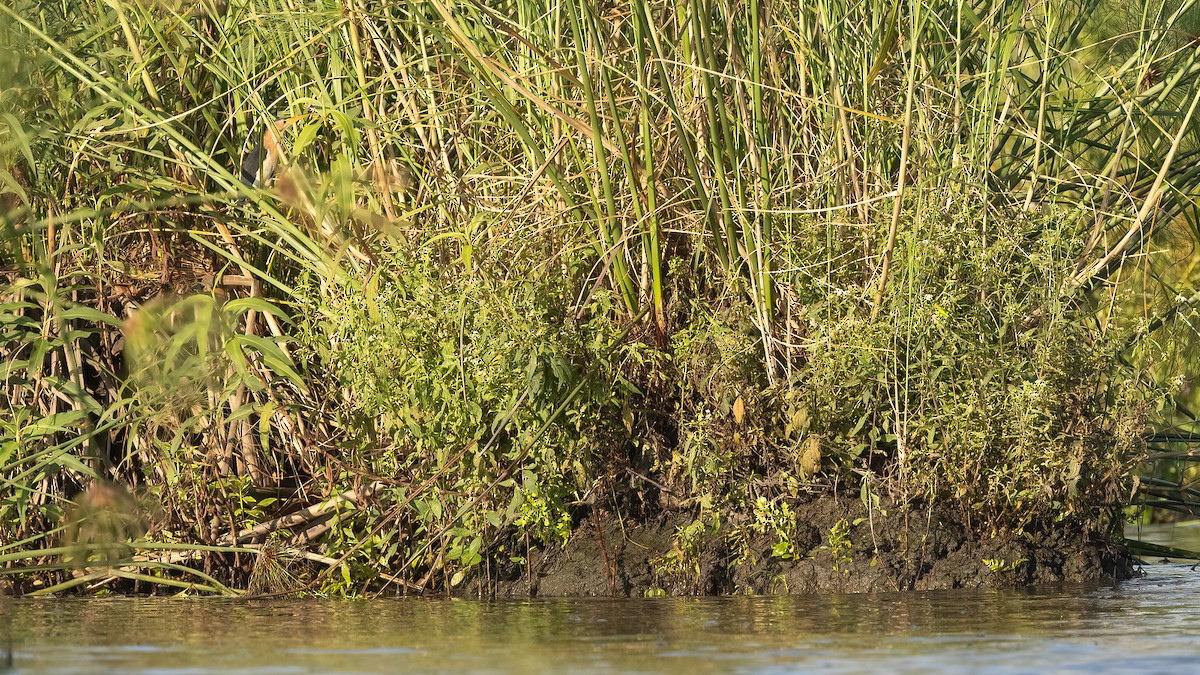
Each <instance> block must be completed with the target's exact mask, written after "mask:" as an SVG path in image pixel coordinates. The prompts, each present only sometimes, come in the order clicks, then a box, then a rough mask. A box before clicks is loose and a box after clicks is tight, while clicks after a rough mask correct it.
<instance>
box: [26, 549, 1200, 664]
mask: <svg viewBox="0 0 1200 675" xmlns="http://www.w3.org/2000/svg"><path fill="white" fill-rule="evenodd" d="M9 610H10V614H11V631H12V635H13V638H14V644H15V667H16V672H22V673H24V672H31V673H32V672H75V673H95V672H146V673H151V672H172V673H202V672H215V671H224V672H255V673H262V672H276V673H297V672H397V671H422V672H438V671H451V670H453V671H471V672H480V673H489V672H518V671H519V672H527V671H533V672H551V671H552V672H594V671H613V670H619V671H638V672H662V671H670V672H677V671H680V670H685V669H686V670H688V671H693V672H695V673H706V672H728V671H736V672H763V673H770V672H784V671H789V672H791V671H795V670H821V671H823V672H863V671H885V672H962V671H963V670H972V669H974V670H986V671H989V672H1032V671H1037V672H1056V671H1078V670H1088V671H1098V672H1127V671H1128V670H1129V669H1131V668H1134V667H1136V669H1138V670H1141V671H1143V672H1147V671H1155V670H1159V671H1172V670H1174V671H1178V670H1180V669H1183V670H1185V671H1186V670H1189V669H1190V668H1191V666H1192V665H1194V663H1195V658H1196V657H1197V656H1200V573H1197V572H1193V571H1192V570H1191V568H1190V567H1189V566H1186V565H1173V566H1155V567H1153V568H1150V573H1149V574H1148V575H1147V576H1146V577H1145V578H1143V579H1138V580H1134V581H1131V582H1127V583H1125V584H1122V585H1120V586H1118V587H1115V588H1106V587H1098V588H1097V587H1064V588H1056V589H1052V590H1046V589H1042V590H1034V591H1029V590H1019V591H938V592H927V593H908V594H900V593H897V594H880V595H841V596H825V597H809V598H694V599H693V598H666V599H655V600H617V601H609V600H546V601H528V602H513V601H506V602H491V603H487V602H477V601H457V600H412V599H405V600H378V601H372V602H347V601H323V600H318V601H313V600H309V601H250V602H237V601H214V600H199V599H198V600H166V599H155V598H143V599H136V598H116V599H101V600H95V599H92V600H45V601H26V600H20V601H13V602H12V603H10V607H9Z"/></svg>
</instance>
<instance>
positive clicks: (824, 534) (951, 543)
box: [463, 497, 1136, 597]
mask: <svg viewBox="0 0 1200 675" xmlns="http://www.w3.org/2000/svg"><path fill="white" fill-rule="evenodd" d="M795 511H796V527H795V531H794V534H793V540H792V541H793V544H794V547H793V550H794V551H795V556H794V557H793V558H792V559H784V558H781V557H775V556H772V554H771V549H772V546H773V545H775V544H776V543H777V542H778V540H779V539H778V537H777V536H775V535H757V534H755V535H752V536H750V537H749V538H748V540H746V541H747V543H746V545H743V544H742V543H741V542H740V541H738V539H737V536H736V533H738V532H739V531H741V532H746V531H748V530H746V529H745V528H739V527H738V526H739V523H736V522H730V523H725V524H723V525H722V527H721V528H720V529H719V530H718V531H716V532H708V533H705V534H704V536H703V537H702V538H701V539H700V541H699V542H698V544H697V545H696V546H695V550H694V551H693V552H691V553H690V554H688V555H683V556H681V555H680V553H679V552H678V551H677V550H676V548H675V547H676V532H677V531H678V529H679V528H681V527H685V526H687V525H689V524H690V523H691V522H692V520H693V517H692V515H691V514H689V513H681V512H675V513H669V514H665V515H661V516H659V517H657V518H656V519H654V520H653V521H651V522H642V523H635V522H622V519H621V518H619V517H617V516H616V515H615V514H612V513H608V512H603V511H597V512H593V513H592V514H591V515H589V516H588V517H587V518H585V519H584V520H583V521H582V522H581V523H580V524H579V525H578V527H577V528H576V529H575V531H574V533H572V535H571V538H570V540H569V542H568V543H567V545H566V547H565V548H564V547H558V546H549V547H546V548H543V549H540V550H539V549H535V550H533V551H532V552H531V553H530V555H529V556H528V562H527V564H516V563H514V564H507V565H503V566H502V567H501V569H500V570H496V568H495V566H493V567H492V568H491V578H490V579H489V578H486V577H483V576H481V577H480V578H477V579H475V580H474V581H472V582H471V583H469V584H467V585H466V587H465V588H464V589H463V592H464V594H466V595H479V594H482V595H489V594H494V595H496V596H501V597H504V596H513V597H528V596H539V597H563V596H619V597H629V596H634V597H637V596H643V595H657V594H664V593H665V594H667V595H714V594H735V593H741V594H755V595H759V594H815V593H863V592H876V591H899V590H932V589H948V588H980V587H994V586H1029V585H1038V584H1048V583H1061V582H1102V581H1113V580H1120V579H1126V578H1129V577H1131V576H1133V575H1134V574H1135V573H1136V571H1135V569H1136V568H1135V561H1134V560H1133V558H1131V557H1130V556H1129V555H1128V554H1127V553H1126V552H1125V551H1124V550H1123V549H1122V548H1121V547H1120V546H1117V545H1115V544H1113V543H1111V542H1106V541H1104V540H1102V539H1100V538H1097V537H1089V536H1085V535H1082V534H1079V533H1078V532H1074V533H1072V532H1071V531H1069V530H1068V529H1067V528H1065V527H1059V528H1057V529H1050V530H1047V531H1046V532H1045V533H1042V534H1037V535H1028V534H1026V535H1020V536H1017V535H982V534H978V533H973V532H971V531H970V530H969V529H968V528H967V527H964V526H962V525H960V524H956V523H953V522H951V521H950V520H949V519H947V518H940V517H938V516H937V515H931V514H930V513H928V512H925V511H916V510H909V511H902V510H899V509H897V510H892V509H888V510H887V513H886V515H885V514H883V513H881V512H880V511H878V510H876V511H874V512H873V513H871V514H868V513H867V510H866V508H864V507H863V505H862V503H861V501H859V500H853V499H838V498H833V497H825V498H820V499H816V500H813V501H811V502H808V503H805V504H801V505H799V506H798V507H797V508H796V509H795ZM839 521H844V523H843V524H842V525H841V526H840V527H841V528H843V529H844V531H845V537H844V538H843V539H842V540H841V541H842V542H843V543H841V544H840V545H839V546H832V547H831V545H830V532H831V530H833V528H834V527H835V525H837V524H838V523H839ZM847 526H848V529H847ZM834 539H835V540H837V539H838V537H837V536H836V535H835V536H834ZM835 549H836V550H837V552H838V555H837V556H836V558H835V553H834V550H835ZM742 552H747V553H746V554H745V555H744V559H742V560H738V559H737V558H738V557H739V556H740V555H741V554H742ZM679 561H682V563H683V564H679Z"/></svg>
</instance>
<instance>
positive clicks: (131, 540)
mask: <svg viewBox="0 0 1200 675" xmlns="http://www.w3.org/2000/svg"><path fill="white" fill-rule="evenodd" d="M1196 17H1197V9H1196V3H1195V2H1194V1H1192V0H1170V1H1169V2H1162V1H1155V0H1145V1H1144V2H1131V3H1124V4H1121V3H1112V2H1108V1H1105V2H1101V1H1100V0H1069V1H1068V2H1055V3H1049V2H1039V1H1036V0H1034V1H1025V0H967V1H963V2H950V1H948V0H933V1H931V2H921V1H916V0H913V1H910V2H901V1H900V0H867V1H866V2H863V3H858V4H846V3H837V2H834V1H832V0H803V1H790V0H775V1H773V2H767V1H761V0H750V1H749V2H725V1H721V0H671V1H663V0H634V1H632V2H629V3H621V2H602V3H575V2H565V3H563V2H539V1H536V0H515V1H511V2H476V1H464V2H449V1H448V0H421V1H414V2H407V3H382V2H369V1H366V0H339V1H337V2H332V1H325V2H310V1H306V0H287V1H280V0H265V1H251V0H229V1H228V2H224V1H222V2H218V1H216V0H205V1H204V2H199V3H182V2H174V1H172V0H157V1H154V2H150V1H141V2H122V1H120V0H106V1H104V2H79V3H45V2H32V1H30V0H4V2H3V3H2V4H0V45H2V46H3V53H4V56H3V57H2V58H3V59H4V62H3V63H2V64H0V65H2V66H3V67H2V68H0V71H2V72H0V83H2V85H3V86H2V87H0V92H2V93H0V205H2V208H0V231H2V232H3V233H4V242H5V248H4V249H3V253H0V265H2V266H3V276H4V282H3V283H4V285H3V289H2V290H0V332H2V335H3V339H2V340H0V357H2V359H0V363H2V364H3V365H2V366H0V367H3V369H4V392H3V396H0V406H3V408H4V409H3V411H2V412H0V481H2V484H3V486H4V489H3V490H0V560H2V561H4V562H5V564H6V565H8V569H6V570H4V571H3V572H0V573H2V574H3V575H4V576H6V577H8V578H9V579H10V581H12V582H13V583H17V584H21V585H22V586H23V587H26V588H29V589H32V588H33V587H34V585H36V584H41V585H40V586H38V587H39V588H42V589H48V588H49V589H55V590H65V589H67V588H75V589H79V588H95V587H97V586H98V585H99V584H97V583H90V584H89V582H103V583H105V584H109V585H111V584H126V586H125V587H129V585H131V584H132V585H136V584H150V585H155V584H163V585H169V584H174V585H176V586H182V587H183V588H185V589H192V590H202V591H205V592H234V591H230V590H229V588H236V587H245V586H246V585H250V586H252V587H253V588H254V591H255V592H263V591H267V590H269V591H271V592H284V591H285V589H283V588H281V587H280V586H281V584H282V582H281V581H280V580H281V579H283V580H285V581H287V580H292V581H295V584H296V585H298V586H301V587H302V588H294V589H286V590H288V591H296V590H303V591H306V592H317V591H320V592H326V593H341V594H360V593H370V592H378V591H383V590H388V589H391V590H402V591H405V592H424V591H431V590H437V589H445V588H449V587H454V586H457V585H459V584H461V583H463V581H464V580H465V579H467V578H469V577H470V576H471V575H474V574H490V573H492V572H493V571H494V570H495V569H497V568H499V567H502V566H505V565H510V566H511V565H520V564H522V562H523V561H525V560H526V556H528V551H529V549H530V548H531V547H536V546H546V545H553V544H554V543H555V542H561V541H565V540H566V538H568V537H569V536H570V533H571V531H572V528H573V526H574V524H575V522H576V521H577V520H578V518H579V516H580V514H581V513H583V512H586V511H588V510H593V509H603V510H608V511H611V512H613V513H614V514H617V515H618V516H619V517H622V518H645V517H649V516H651V515H653V514H656V513H660V512H662V511H664V510H671V511H674V510H685V511H686V512H689V513H692V514H694V516H695V518H696V522H697V523H710V522H715V521H721V520H722V519H723V518H724V519H726V520H728V519H729V518H730V517H731V516H732V515H733V514H751V516H750V517H751V518H753V517H754V516H753V514H755V513H774V512H777V511H778V509H775V510H771V509H767V510H766V511H764V510H763V509H761V508H760V509H758V510H757V511H756V510H755V508H754V505H756V504H762V503H764V502H763V501H762V500H766V502H765V503H766V504H768V505H782V506H781V508H782V507H786V505H787V504H789V503H795V502H797V501H801V500H803V499H805V498H807V497H808V496H812V495H816V494H823V493H827V492H829V491H832V490H835V489H840V490H843V491H844V490H851V491H853V492H855V493H860V494H861V495H862V496H863V499H864V500H867V501H868V502H870V503H873V504H880V503H887V504H892V503H903V504H920V505H928V506H929V507H930V508H933V506H934V505H936V506H937V508H939V509H946V510H947V511H948V512H953V513H957V514H959V515H960V516H961V518H962V519H963V520H964V522H969V523H970V524H971V525H972V527H976V528H978V529H979V530H980V531H1021V530H1026V529H1037V528H1039V527H1043V526H1045V524H1046V523H1057V522H1062V521H1069V522H1072V523H1076V524H1077V526H1078V527H1079V528H1081V529H1082V530H1085V531H1092V532H1096V533H1098V534H1100V535H1103V536H1114V534H1115V533H1116V532H1117V531H1118V530H1119V526H1120V523H1121V522H1122V520H1123V519H1124V517H1125V514H1126V513H1127V512H1128V511H1127V510H1128V509H1129V508H1130V507H1131V506H1136V505H1138V504H1150V505H1153V506H1165V507H1170V508H1175V509H1177V510H1182V511H1189V510H1190V511H1194V510H1195V509H1196V508H1197V506H1196V505H1197V500H1196V499H1195V498H1194V490H1191V491H1189V480H1190V479H1192V478H1194V476H1192V474H1193V473H1194V470H1193V469H1192V467H1193V464H1191V462H1192V460H1193V459H1194V458H1195V456H1194V454H1193V453H1192V451H1191V450H1190V447H1191V446H1190V444H1191V443H1193V442H1194V440H1195V438H1196V437H1195V436H1194V432H1193V431H1192V429H1193V426H1194V421H1195V418H1194V415H1192V414H1191V413H1190V412H1189V409H1190V407H1194V406H1192V399H1194V398H1195V396H1194V394H1193V393H1192V390H1191V388H1190V384H1189V380H1188V378H1189V377H1190V374H1191V370H1190V368H1189V364H1190V363H1191V362H1192V361H1193V359H1192V356H1193V347H1192V345H1193V344H1194V343H1195V340H1194V339H1193V337H1194V328H1193V325H1194V321H1193V318H1194V317H1193V307H1194V305H1195V304H1196V301H1197V298H1200V295H1197V294H1196V293H1195V292H1194V290H1193V283H1194V282H1193V279H1194V276H1195V273H1194V265H1193V264H1192V262H1193V260H1194V256H1193V255H1192V247H1193V246H1194V244H1195V241H1196V240H1197V237H1200V234H1198V232H1200V229H1198V228H1197V222H1198V221H1197V217H1196V216H1197V210H1196V194H1197V186H1198V185H1200V163H1198V162H1197V157H1198V156H1200V155H1198V153H1200V146H1198V144H1197V136H1196V129H1197V128H1200V127H1198V126H1197V124H1196V122H1195V119H1194V118H1195V113H1196V107H1197V104H1198V103H1200V87H1198V75H1200V51H1198V46H1197V42H1196V38H1195V35H1196V27H1197V26H1200V24H1197V19H1196ZM264 139H269V140H271V141H272V142H274V141H276V140H277V141H278V146H279V148H280V154H279V160H280V161H279V168H278V170H277V171H276V175H275V176H273V177H272V178H270V179H269V180H267V181H265V182H264V184H263V185H262V186H259V187H253V186H247V185H245V184H244V183H243V182H242V181H241V180H239V175H240V173H241V169H240V168H241V166H242V163H243V161H244V159H245V158H246V156H247V154H248V153H250V151H251V150H252V149H253V148H254V147H255V146H256V145H257V144H259V143H260V142H262V141H263V140H264ZM1139 485H1140V486H1141V489H1139ZM104 499H108V500H109V501H110V502H112V504H110V506H114V507H115V508H116V509H117V511H118V512H119V513H124V514H126V515H124V516H120V517H114V518H110V520H109V526H106V527H107V529H106V530H104V532H105V533H107V535H106V536H107V538H108V539H115V540H119V541H118V543H120V544H121V545H122V546H121V547H119V548H114V547H113V546H112V545H111V544H110V543H104V542H101V541H99V539H97V540H96V541H90V543H91V544H92V545H93V548H92V549H89V550H85V551H83V552H82V553H81V552H80V551H79V550H78V547H77V546H76V548H74V549H71V550H73V551H74V553H72V554H71V556H73V557H70V558H69V559H68V560H67V561H66V562H64V561H63V559H62V558H61V555H62V551H59V550H58V549H59V547H60V545H63V546H65V543H64V542H66V538H64V535H65V534H66V533H69V532H76V533H77V532H79V531H80V527H81V524H80V523H81V522H82V521H81V520H80V518H81V516H80V515H79V514H82V513H85V512H88V511H87V508H92V509H94V508H95V506H96V503H97V501H98V500H100V501H103V500H104ZM81 505H82V506H81ZM85 507H86V508H85ZM772 508H773V507H772ZM745 527H749V528H755V527H758V528H759V529H760V530H761V529H763V528H764V525H763V524H762V523H755V522H751V523H749V524H748V525H746V526H745ZM683 534H684V533H683V532H681V536H682V535H683ZM97 536H98V535H97ZM101 538H103V537H101ZM93 539H96V537H93ZM732 540H734V539H731V541H732ZM88 543H89V541H85V542H84V545H87V544H88ZM258 545H263V546H264V548H246V547H247V546H250V547H254V546H258ZM164 547H165V548H164ZM285 548H286V549H287V550H289V551H302V552H306V554H307V558H306V560H307V561H308V563H311V564H312V565H313V566H314V568H313V570H312V571H311V574H308V573H306V576H303V582H300V581H299V579H300V578H301V577H296V576H293V575H292V574H291V572H286V573H282V572H280V568H278V567H275V566H272V564H274V563H276V559H275V558H271V559H270V560H266V561H264V560H263V554H262V553H261V551H263V550H269V551H271V552H273V553H272V555H275V554H276V553H277V552H278V551H280V550H284V549H285ZM164 551H167V552H166V553H164ZM255 551H258V553H255ZM114 556H115V557H114ZM301 557H303V556H301ZM256 558H257V560H258V562H257V563H256V562H255V560H256ZM18 563H19V564H20V565H21V566H20V567H18V566H17V564H18ZM264 574H267V575H268V576H269V578H266V577H264V576H263V575H264ZM80 579H82V580H83V581H80ZM283 585H286V584H283ZM187 592H191V590H189V591H187Z"/></svg>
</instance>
